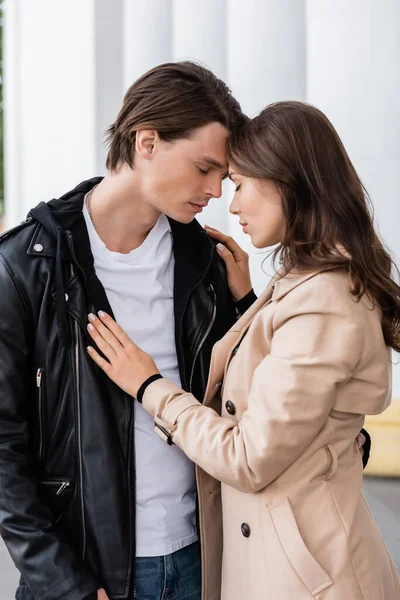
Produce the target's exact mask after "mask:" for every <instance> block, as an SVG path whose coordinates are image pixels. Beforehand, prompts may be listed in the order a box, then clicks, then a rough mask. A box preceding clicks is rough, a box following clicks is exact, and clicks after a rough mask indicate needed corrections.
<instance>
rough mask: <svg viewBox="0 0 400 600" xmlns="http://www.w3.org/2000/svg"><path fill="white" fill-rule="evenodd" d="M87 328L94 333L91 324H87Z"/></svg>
mask: <svg viewBox="0 0 400 600" xmlns="http://www.w3.org/2000/svg"><path fill="white" fill-rule="evenodd" d="M87 328H88V329H89V331H94V327H93V325H92V324H91V323H89V324H88V326H87Z"/></svg>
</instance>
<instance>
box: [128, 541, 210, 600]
mask: <svg viewBox="0 0 400 600" xmlns="http://www.w3.org/2000/svg"><path fill="white" fill-rule="evenodd" d="M132 600H133V599H132ZM136 600H201V559H200V548H199V543H198V542H195V543H194V544H191V545H190V546H186V548H182V550H178V551H177V552H174V553H173V554H168V555H167V556H154V557H148V558H147V557H146V558H137V559H136Z"/></svg>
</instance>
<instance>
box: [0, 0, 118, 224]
mask: <svg viewBox="0 0 400 600" xmlns="http://www.w3.org/2000/svg"><path fill="white" fill-rule="evenodd" d="M4 18H5V48H4V92H5V94H4V118H5V123H4V125H5V152H4V154H5V201H6V226H12V225H14V224H16V223H17V222H18V221H20V220H21V219H23V218H24V217H25V215H26V213H27V212H28V210H29V209H30V208H31V207H32V206H35V205H36V204H37V203H38V202H39V201H41V200H49V199H51V198H53V197H56V196H59V195H61V194H63V193H64V192H66V191H68V190H69V189H71V188H73V187H74V186H75V185H76V184H77V183H79V182H80V181H82V180H83V179H87V178H89V177H93V176H94V175H97V174H101V173H103V172H104V170H105V168H104V160H105V153H106V149H105V147H104V139H103V134H104V131H105V130H106V129H107V127H108V125H109V124H110V123H111V122H112V120H113V119H114V117H115V114H116V112H117V110H118V109H119V106H120V104H121V100H122V92H123V81H122V74H123V70H122V58H123V57H122V49H123V48H122V38H123V36H122V0H114V1H113V4H112V5H111V4H110V3H109V2H108V0H63V1H62V0H59V1H57V2H54V1H53V0H35V2H32V1H31V0H8V1H7V2H6V4H5V15H4Z"/></svg>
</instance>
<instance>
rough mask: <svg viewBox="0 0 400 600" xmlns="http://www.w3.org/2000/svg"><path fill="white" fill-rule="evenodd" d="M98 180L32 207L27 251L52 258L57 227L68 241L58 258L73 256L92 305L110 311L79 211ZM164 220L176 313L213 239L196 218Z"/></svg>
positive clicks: (211, 251)
mask: <svg viewBox="0 0 400 600" xmlns="http://www.w3.org/2000/svg"><path fill="white" fill-rule="evenodd" d="M101 180H102V177H94V178H92V179H89V180H87V181H83V182H82V183H80V184H79V185H78V186H76V187H75V188H74V189H73V190H71V191H70V192H68V193H67V194H64V195H63V196H61V197H60V198H57V199H53V200H51V201H50V202H48V203H47V204H46V203H44V202H42V203H40V204H39V205H38V206H37V207H36V208H35V209H33V210H32V211H31V213H30V216H32V217H33V219H36V220H38V221H39V222H40V224H41V225H42V226H41V227H36V228H35V230H34V234H33V236H32V239H31V242H30V244H29V247H28V251H27V253H28V254H29V255H31V256H39V255H40V256H47V257H53V258H54V257H55V256H56V253H57V235H56V231H57V228H58V227H61V228H62V229H63V230H64V231H65V232H66V236H67V237H68V238H69V239H67V240H66V242H68V243H63V244H62V249H61V253H62V258H63V259H65V260H74V261H75V262H77V263H78V264H79V267H80V269H81V271H82V273H83V274H84V276H85V280H86V283H87V284H88V285H89V289H88V291H89V292H91V294H90V295H91V296H92V299H93V301H94V304H95V306H99V307H100V308H101V307H103V309H104V310H107V311H110V312H111V314H112V311H111V307H110V306H109V303H108V300H107V298H106V294H105V292H104V289H103V286H102V285H101V283H100V281H99V280H98V278H97V276H96V273H95V269H94V259H93V255H92V251H91V248H90V241H89V235H88V232H87V228H86V223H85V219H84V216H83V213H82V208H83V202H84V198H85V195H86V194H87V193H88V192H89V191H90V190H91V189H92V188H93V187H94V186H95V185H97V184H98V183H99V182H100V181H101ZM168 220H169V223H170V226H171V232H172V238H173V250H174V258H175V280H174V299H175V316H176V317H177V316H179V314H180V312H181V310H182V308H183V306H184V303H185V298H186V296H187V291H188V290H189V289H191V288H193V286H194V285H195V284H196V282H198V281H199V280H201V279H202V278H203V277H204V275H205V273H206V272H207V270H208V268H209V266H210V264H211V261H212V260H213V258H214V257H215V254H216V253H215V244H214V242H213V241H211V240H210V238H209V237H208V235H207V234H206V232H205V231H204V229H203V228H202V227H201V225H200V224H199V223H198V222H197V221H196V220H194V221H192V222H191V223H189V224H187V225H185V224H182V223H179V222H177V221H174V220H173V219H170V218H169V219H168ZM49 234H50V235H49ZM93 296H94V298H93ZM96 298H97V301H95V299H96Z"/></svg>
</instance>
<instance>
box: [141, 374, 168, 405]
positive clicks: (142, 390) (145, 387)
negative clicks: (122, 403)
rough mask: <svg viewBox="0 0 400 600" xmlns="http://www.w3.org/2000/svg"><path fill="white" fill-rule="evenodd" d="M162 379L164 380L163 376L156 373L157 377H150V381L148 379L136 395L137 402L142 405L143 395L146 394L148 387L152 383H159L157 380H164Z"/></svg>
mask: <svg viewBox="0 0 400 600" xmlns="http://www.w3.org/2000/svg"><path fill="white" fill-rule="evenodd" d="M162 378H163V376H162V375H161V374H160V373H156V374H155V375H152V376H151V377H149V378H148V379H146V381H145V382H144V383H142V385H141V386H140V388H139V389H138V392H137V394H136V400H137V401H138V402H140V404H142V400H143V394H144V393H145V391H146V389H147V387H148V386H149V385H150V384H151V383H153V381H157V379H162Z"/></svg>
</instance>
